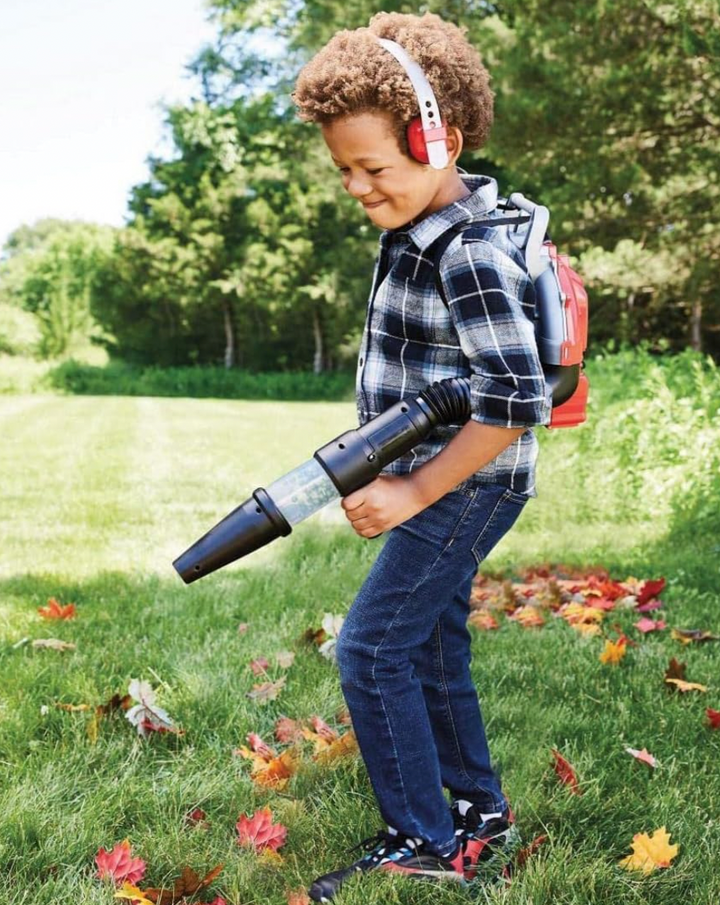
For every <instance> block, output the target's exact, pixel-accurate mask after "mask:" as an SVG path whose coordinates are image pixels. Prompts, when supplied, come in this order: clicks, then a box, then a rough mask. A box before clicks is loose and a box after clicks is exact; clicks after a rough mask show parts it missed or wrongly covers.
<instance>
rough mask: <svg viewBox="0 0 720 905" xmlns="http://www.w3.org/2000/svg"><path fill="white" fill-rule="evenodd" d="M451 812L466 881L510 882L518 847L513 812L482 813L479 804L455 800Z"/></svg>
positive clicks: (518, 836) (518, 841)
mask: <svg viewBox="0 0 720 905" xmlns="http://www.w3.org/2000/svg"><path fill="white" fill-rule="evenodd" d="M451 811H452V815H453V822H454V824H455V835H456V836H457V837H458V838H459V840H460V843H461V845H462V850H463V855H464V858H463V874H464V876H465V880H466V881H468V882H472V881H474V880H494V881H499V882H502V883H507V882H509V881H510V878H511V871H512V864H511V859H512V857H513V855H514V854H515V852H516V850H517V849H518V847H519V845H520V833H519V832H518V829H517V827H516V825H515V816H514V814H513V812H512V809H511V808H510V807H509V806H508V807H507V808H506V809H505V810H504V811H503V812H502V813H496V814H483V813H481V811H480V808H479V806H478V805H472V804H470V802H462V801H454V802H453V804H452V807H451Z"/></svg>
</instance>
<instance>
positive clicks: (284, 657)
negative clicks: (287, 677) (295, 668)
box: [275, 650, 295, 669]
mask: <svg viewBox="0 0 720 905" xmlns="http://www.w3.org/2000/svg"><path fill="white" fill-rule="evenodd" d="M275 659H276V660H277V662H278V665H279V666H281V667H282V668H283V669H290V667H291V666H292V665H293V662H294V660H295V654H294V653H293V652H292V651H290V650H281V651H280V653H279V654H275Z"/></svg>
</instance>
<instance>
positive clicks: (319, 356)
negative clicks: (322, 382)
mask: <svg viewBox="0 0 720 905" xmlns="http://www.w3.org/2000/svg"><path fill="white" fill-rule="evenodd" d="M313 336H314V337H315V355H314V356H313V374H320V373H322V369H323V336H322V326H321V324H320V315H319V314H318V309H317V308H313Z"/></svg>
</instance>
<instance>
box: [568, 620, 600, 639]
mask: <svg viewBox="0 0 720 905" xmlns="http://www.w3.org/2000/svg"><path fill="white" fill-rule="evenodd" d="M571 628H572V629H573V630H574V631H576V632H579V634H581V635H588V636H595V635H599V634H600V632H601V631H602V629H601V628H600V626H599V625H597V623H594V622H573V623H571Z"/></svg>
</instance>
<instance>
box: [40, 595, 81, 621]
mask: <svg viewBox="0 0 720 905" xmlns="http://www.w3.org/2000/svg"><path fill="white" fill-rule="evenodd" d="M38 613H40V615H41V616H42V617H43V619H74V618H75V604H74V603H68V604H67V605H66V606H62V604H60V603H58V601H57V600H56V599H55V598H54V597H51V598H50V599H49V600H48V605H47V606H39V607H38Z"/></svg>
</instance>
